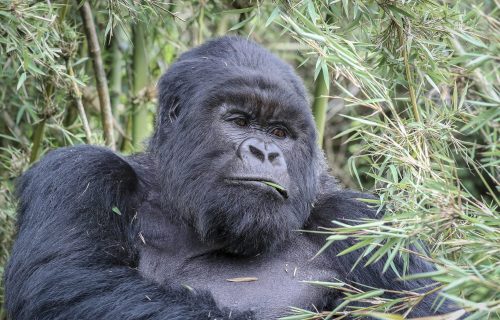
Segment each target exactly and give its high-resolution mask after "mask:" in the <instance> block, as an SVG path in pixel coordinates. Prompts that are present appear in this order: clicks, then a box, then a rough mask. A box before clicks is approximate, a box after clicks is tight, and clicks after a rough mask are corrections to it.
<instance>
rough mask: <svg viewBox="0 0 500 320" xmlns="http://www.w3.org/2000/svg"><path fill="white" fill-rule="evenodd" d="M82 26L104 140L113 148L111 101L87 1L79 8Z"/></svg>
mask: <svg viewBox="0 0 500 320" xmlns="http://www.w3.org/2000/svg"><path fill="white" fill-rule="evenodd" d="M80 14H81V16H82V21H83V26H84V29H85V34H86V37H87V42H88V46H89V55H90V58H91V60H92V64H93V67H94V74H95V79H96V88H97V93H98V95H99V105H100V108H101V121H102V126H103V134H104V141H105V143H106V145H107V146H108V147H109V148H111V149H112V150H115V137H114V134H113V114H112V112H111V101H110V98H109V90H108V84H107V80H106V73H105V72H104V65H103V62H102V57H101V48H100V46H99V40H98V38H97V33H96V29H95V25H94V18H93V16H92V10H91V8H90V5H89V3H88V2H87V1H85V2H84V3H83V5H82V6H81V8H80Z"/></svg>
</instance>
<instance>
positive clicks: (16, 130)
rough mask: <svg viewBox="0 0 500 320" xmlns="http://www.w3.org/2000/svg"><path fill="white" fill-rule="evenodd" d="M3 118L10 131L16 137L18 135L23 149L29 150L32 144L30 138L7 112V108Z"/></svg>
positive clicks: (3, 112)
mask: <svg viewBox="0 0 500 320" xmlns="http://www.w3.org/2000/svg"><path fill="white" fill-rule="evenodd" d="M2 118H3V120H4V121H5V124H6V125H7V128H9V130H10V132H11V133H12V134H13V135H14V137H16V139H17V140H18V141H19V143H20V144H21V146H22V147H23V149H25V150H28V148H29V144H30V142H29V141H28V138H26V137H25V136H24V134H23V132H22V131H21V129H19V127H18V126H17V125H16V123H15V122H14V120H13V119H12V118H11V117H10V115H9V114H8V113H7V111H6V110H3V111H2Z"/></svg>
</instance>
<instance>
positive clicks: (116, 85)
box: [110, 25, 123, 115]
mask: <svg viewBox="0 0 500 320" xmlns="http://www.w3.org/2000/svg"><path fill="white" fill-rule="evenodd" d="M122 38H123V30H122V28H121V27H120V26H119V25H118V26H117V27H116V28H115V29H114V34H113V38H112V39H111V52H112V53H111V56H112V59H111V86H110V87H111V110H112V111H113V113H114V114H115V115H116V112H117V110H116V107H117V106H118V105H119V104H120V94H121V91H122V67H123V53H122V50H121V48H120V44H121V41H122V40H123V39H122Z"/></svg>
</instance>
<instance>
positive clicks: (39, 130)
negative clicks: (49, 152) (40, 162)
mask: <svg viewBox="0 0 500 320" xmlns="http://www.w3.org/2000/svg"><path fill="white" fill-rule="evenodd" d="M46 121H47V119H46V118H43V119H42V120H40V122H38V123H37V124H36V126H35V131H34V132H33V136H32V139H31V140H32V141H33V147H32V148H31V154H30V163H33V162H35V161H36V160H37V159H38V155H39V154H40V147H41V145H42V140H43V134H44V133H45V122H46Z"/></svg>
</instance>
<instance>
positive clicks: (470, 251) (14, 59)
mask: <svg viewBox="0 0 500 320" xmlns="http://www.w3.org/2000/svg"><path fill="white" fill-rule="evenodd" d="M82 3H83V1H44V2H40V1H14V0H0V20H1V23H0V66H2V67H1V68H2V69H1V72H0V81H1V83H2V86H1V87H0V119H1V120H0V168H2V169H1V171H0V179H1V180H0V266H2V265H4V263H5V261H6V259H7V257H8V250H9V248H10V245H11V242H12V236H13V232H14V227H13V222H14V219H15V199H14V197H13V196H12V193H13V181H14V178H15V177H17V176H19V175H20V174H21V173H22V172H23V171H24V170H26V168H27V167H28V166H29V163H30V162H33V161H35V160H36V159H38V158H39V157H40V156H41V155H43V154H44V153H46V152H47V151H48V150H51V149H54V148H57V147H61V146H66V145H72V144H76V143H85V142H89V141H90V142H91V143H94V144H103V141H104V137H103V131H104V130H103V128H104V127H103V122H102V120H101V117H100V103H99V99H98V98H97V97H98V93H99V88H97V86H96V85H95V74H96V73H95V72H96V71H95V69H94V68H93V67H92V60H91V59H92V57H89V54H88V48H89V44H88V42H87V38H86V36H85V32H84V27H83V25H82V19H81V17H80V12H79V6H80V5H81V4H82ZM90 5H91V9H92V13H93V15H94V21H95V25H96V26H95V33H96V35H97V37H98V40H99V44H100V48H101V52H100V54H101V56H102V58H103V61H104V66H103V67H104V71H105V74H106V77H107V79H108V82H109V84H108V85H109V87H110V93H111V106H112V112H113V118H114V119H113V133H114V137H115V140H116V141H117V149H119V150H120V151H122V152H126V153H130V152H133V151H135V150H140V148H141V143H142V142H143V141H141V139H143V137H144V134H143V133H146V132H150V131H151V129H152V127H151V119H152V117H153V115H154V106H155V102H156V101H155V86H154V81H156V80H157V79H158V77H159V76H160V75H161V73H162V72H164V71H165V70H166V69H167V68H168V66H169V65H170V64H171V63H172V62H173V61H174V60H175V58H176V57H177V56H178V55H179V54H180V53H182V52H183V51H185V50H186V49H188V48H190V47H193V46H195V45H197V44H199V43H201V42H203V41H204V40H206V39H208V38H210V37H213V36H217V35H223V34H228V33H238V34H241V35H246V36H250V37H252V38H254V39H256V40H257V41H259V42H260V43H262V44H264V45H265V46H267V47H268V48H270V49H271V50H273V51H275V52H276V53H277V54H279V55H280V56H281V57H282V58H284V59H287V60H288V61H289V62H291V63H292V64H295V65H296V66H297V72H299V73H300V74H301V76H302V77H303V78H304V79H305V82H306V85H308V87H309V89H310V92H311V98H315V97H316V98H320V99H315V101H314V105H315V107H314V113H315V117H316V121H317V123H318V128H319V129H320V131H322V130H323V129H322V126H323V127H324V138H323V144H324V149H325V153H326V156H327V160H328V163H329V165H330V166H331V167H332V168H333V170H334V174H335V175H337V176H339V178H340V181H341V182H342V183H343V184H344V185H346V186H349V187H355V186H359V187H361V188H365V189H370V190H371V191H374V192H376V193H377V194H378V195H379V199H378V200H377V201H372V203H371V204H372V205H373V206H378V207H380V206H381V205H383V206H385V212H386V214H385V216H384V217H383V218H382V219H381V220H380V221H362V222H361V224H359V222H358V224H356V225H354V223H352V224H345V223H340V222H335V223H336V227H335V228H330V229H325V230H323V231H324V232H325V233H327V234H328V237H327V239H326V243H325V246H327V245H328V244H330V243H332V242H334V241H342V240H345V239H346V238H354V239H356V240H358V242H357V244H356V245H355V246H354V247H352V248H350V249H347V250H346V251H345V252H343V254H345V253H347V252H349V251H352V250H355V249H362V250H363V252H364V253H363V256H366V257H367V258H368V260H367V262H366V263H368V264H369V263H373V262H375V261H378V260H380V259H382V258H384V259H385V258H387V263H386V264H385V267H384V269H385V270H388V269H389V268H391V269H393V270H394V269H395V266H394V264H393V263H392V261H393V260H394V258H396V257H397V256H401V257H403V259H405V260H406V261H408V260H407V257H408V255H409V254H418V255H421V256H422V257H423V258H424V259H428V260H430V261H432V262H434V263H435V264H436V265H437V266H438V271H436V272H434V273H431V274H422V275H413V274H407V272H406V269H405V268H403V270H395V271H396V272H397V273H398V274H400V276H401V277H402V278H405V279H409V278H415V277H430V278H433V279H434V280H436V286H435V287H432V288H428V293H430V292H433V291H435V290H439V289H443V292H444V293H443V296H446V297H448V298H450V299H453V300H455V301H457V302H458V303H459V304H460V305H462V306H463V307H464V308H465V309H466V310H467V311H469V312H471V314H472V316H471V317H470V318H471V319H485V318H488V317H491V318H493V317H498V313H499V310H500V271H499V270H500V219H499V216H498V207H499V205H500V203H499V196H498V191H499V181H498V180H499V176H500V175H499V173H500V172H499V168H500V166H499V164H500V160H499V155H500V152H499V141H500V139H499V136H500V132H499V126H498V123H499V118H500V108H499V106H500V98H499V92H498V86H499V76H498V74H499V72H498V71H499V70H498V69H499V64H498V60H499V53H500V32H499V31H500V19H499V11H500V9H499V7H498V2H497V1H496V2H495V1H493V0H487V1H479V0H477V1H465V0H463V1H455V2H446V1H433V0H422V1H406V0H398V1H389V0H378V1H372V0H366V1H361V0H336V1H321V0H307V1H299V2H293V1H287V2H283V3H282V4H274V3H271V2H263V3H256V2H252V1H231V2H227V1H217V0H216V1H205V0H199V1H185V2H179V3H178V4H170V3H167V2H165V1H153V0H148V1H140V2H139V1H128V0H118V1H115V0H108V1H93V2H90ZM143 27H144V29H145V30H144V31H145V32H144V34H145V36H144V37H142V36H141V37H140V40H145V41H144V44H140V43H137V44H139V46H141V48H142V47H144V48H142V49H144V50H134V45H135V44H136V43H135V42H138V41H139V40H134V39H135V38H134V36H133V35H134V32H133V30H138V29H140V28H143ZM136 49H137V48H136ZM144 52H146V53H147V59H145V57H144V56H141V55H139V54H141V53H144ZM138 65H141V66H142V69H141V68H138V69H137V70H139V71H143V73H141V74H137V73H134V72H136V71H134V69H136V68H135V66H138ZM324 84H326V86H323V85H324ZM314 92H316V94H313V93H314ZM311 100H313V99H311ZM134 110H140V112H135V111H134ZM134 132H135V133H134ZM273 187H277V186H273ZM113 211H115V210H113ZM115 213H116V214H120V213H119V210H118V211H115ZM420 243H425V244H426V245H427V246H428V247H429V249H430V250H429V252H426V251H424V250H423V249H422V248H421V245H420ZM410 246H412V247H414V248H417V252H410V249H409V248H410ZM360 258H361V257H360ZM360 263H361V262H360ZM353 267H358V268H359V267H363V265H361V264H358V265H357V266H353ZM1 272H2V267H0V275H1ZM341 280H342V279H337V280H335V282H328V283H324V282H321V283H320V282H311V285H322V286H326V287H329V288H332V289H335V290H339V291H340V292H342V293H343V294H344V295H345V299H344V302H343V303H342V304H341V305H339V306H338V307H337V308H336V309H335V310H331V312H326V313H323V314H318V313H315V312H310V311H305V310H300V309H292V310H291V311H292V314H291V315H290V316H289V317H287V318H286V319H314V318H320V317H324V318H336V317H342V316H346V315H347V314H351V315H354V316H365V315H367V314H370V315H371V316H373V317H375V318H380V319H401V316H398V315H394V312H396V311H398V312H399V311H401V310H411V307H412V306H413V305H414V304H415V303H418V301H419V300H421V299H422V297H423V295H424V294H416V293H409V292H404V293H401V294H400V295H399V296H398V298H395V299H389V298H387V297H386V295H385V292H384V291H382V290H380V289H379V288H367V287H364V286H363V284H359V286H351V285H347V284H345V283H343V282H342V281H341ZM428 293H427V294H428ZM353 301H364V302H368V303H369V306H368V307H366V308H363V309H359V308H354V307H351V306H350V305H351V304H352V302H353ZM436 304H439V301H437V302H436ZM0 305H1V293H0ZM2 312H3V311H2V309H1V306H0V319H2V317H3V316H4V315H3V314H2ZM456 316H457V314H453V315H450V318H452V319H453V318H456Z"/></svg>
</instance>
